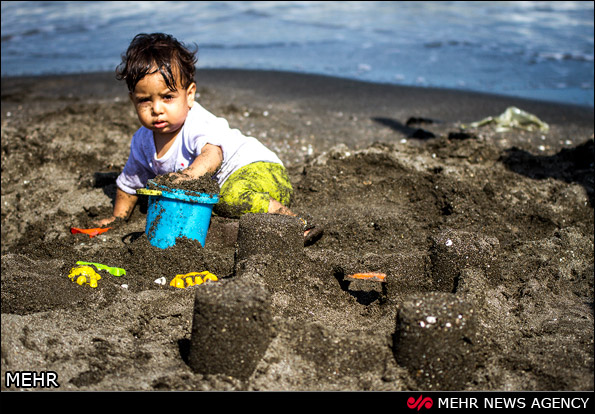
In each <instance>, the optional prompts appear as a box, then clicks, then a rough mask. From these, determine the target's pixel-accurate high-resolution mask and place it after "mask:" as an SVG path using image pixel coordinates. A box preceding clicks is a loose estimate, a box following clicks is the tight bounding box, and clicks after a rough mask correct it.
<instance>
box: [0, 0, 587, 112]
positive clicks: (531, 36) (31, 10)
mask: <svg viewBox="0 0 595 414" xmlns="http://www.w3.org/2000/svg"><path fill="white" fill-rule="evenodd" d="M1 16H2V29H1V30H2V49H1V50H2V76H14V75H24V74H29V75H37V74H60V73H73V72H95V71H113V70H114V68H115V67H116V66H117V65H118V63H119V62H120V56H121V54H122V53H123V52H124V51H125V49H126V47H127V46H128V44H129V42H130V40H131V39H132V38H133V36H134V35H135V34H137V33H140V32H145V33H150V32H166V33H170V34H172V35H174V36H175V37H177V38H178V39H179V40H180V41H182V42H184V43H187V44H192V43H195V44H196V45H198V47H199V63H198V67H199V69H200V68H239V69H266V70H281V71H294V72H303V73H313V74H322V75H330V76H338V77H344V78H351V79H358V80H363V81H369V82H380V83H390V84H399V85H409V86H422V87H424V86H428V87H440V88H451V89H463V90H471V91H479V92H487V93H496V94H503V95H511V96H518V97H525V98H533V99H542V100H548V101H556V102H562V103H570V104H578V105H587V106H593V76H594V72H593V48H594V45H593V2H591V1H587V2H580V1H555V2H543V1H536V2H527V1H518V2H517V1H512V2H493V1H489V2H481V1H478V2H476V1H470V2H465V1H460V2H452V1H435V2H431V1H428V2H390V1H388V2H385V1H382V2H374V1H341V2H339V1H337V2H335V1H219V2H218V1H200V2H184V1H167V2H159V1H147V2H102V1H66V2H51V1H39V2H37V1H23V2H12V1H10V2H2V14H1Z"/></svg>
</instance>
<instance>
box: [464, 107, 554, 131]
mask: <svg viewBox="0 0 595 414" xmlns="http://www.w3.org/2000/svg"><path fill="white" fill-rule="evenodd" d="M488 124H495V125H496V132H504V131H509V130H511V129H513V128H519V129H524V130H527V131H536V130H540V131H542V132H548V131H549V130H550V127H549V125H548V124H546V123H545V122H543V121H542V120H541V119H539V118H537V117H536V116H535V115H533V114H530V113H528V112H525V111H523V110H522V109H519V108H516V107H514V106H510V107H508V108H506V110H505V111H504V112H503V113H502V114H501V115H499V116H496V117H493V116H489V117H487V118H484V119H482V120H481V121H477V122H473V123H471V124H469V125H462V127H463V128H478V127H481V126H484V125H488Z"/></svg>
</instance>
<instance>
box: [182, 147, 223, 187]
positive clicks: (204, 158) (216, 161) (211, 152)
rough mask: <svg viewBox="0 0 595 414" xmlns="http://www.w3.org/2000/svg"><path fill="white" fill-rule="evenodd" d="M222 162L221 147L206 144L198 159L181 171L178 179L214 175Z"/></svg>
mask: <svg viewBox="0 0 595 414" xmlns="http://www.w3.org/2000/svg"><path fill="white" fill-rule="evenodd" d="M222 162H223V151H222V150H221V147H219V146H217V145H212V144H206V145H205V146H204V147H202V149H201V151H200V154H199V155H198V157H196V158H195V159H194V161H192V164H190V165H189V166H188V168H186V169H185V170H182V171H181V174H180V176H179V179H186V180H188V179H196V178H199V177H202V176H203V175H205V174H207V173H209V174H213V173H215V172H216V171H217V170H218V169H219V167H221V163H222Z"/></svg>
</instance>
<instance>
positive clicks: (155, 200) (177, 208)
mask: <svg viewBox="0 0 595 414" xmlns="http://www.w3.org/2000/svg"><path fill="white" fill-rule="evenodd" d="M218 201H219V196H218V195H217V194H206V193H193V195H188V194H186V193H185V192H184V190H179V189H173V188H168V187H163V189H162V190H161V195H160V196H153V195H152V196H149V206H148V210H147V224H146V227H145V233H146V234H147V238H148V239H149V242H150V243H151V244H152V245H153V246H155V247H159V248H160V249H166V248H168V247H170V246H174V245H175V244H176V239H177V238H178V237H186V238H188V239H192V240H197V241H199V242H200V244H201V246H203V247H204V245H205V241H206V239H207V232H208V230H209V224H210V222H211V213H212V211H213V206H214V205H215V204H217V202H218Z"/></svg>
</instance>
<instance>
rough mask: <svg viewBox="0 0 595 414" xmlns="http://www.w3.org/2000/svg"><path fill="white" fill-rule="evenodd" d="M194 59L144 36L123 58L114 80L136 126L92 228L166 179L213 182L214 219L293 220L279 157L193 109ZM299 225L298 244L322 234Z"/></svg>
mask: <svg viewBox="0 0 595 414" xmlns="http://www.w3.org/2000/svg"><path fill="white" fill-rule="evenodd" d="M195 55H196V50H194V51H191V50H189V49H188V48H187V47H186V46H185V45H183V44H182V43H180V42H179V41H177V40H176V39H175V38H173V37H172V36H171V35H167V34H163V33H153V34H144V33H142V34H138V35H137V36H135V37H134V39H133V40H132V42H131V44H130V46H129V47H128V50H127V51H126V53H125V54H124V55H123V56H122V62H121V64H120V65H119V66H118V68H117V70H116V74H117V78H118V79H119V80H125V81H126V84H127V86H128V91H129V96H130V100H131V101H132V104H133V105H134V108H135V109H136V113H137V115H138V119H139V121H140V123H141V125H142V126H141V128H139V129H138V131H137V132H136V133H135V134H134V136H133V137H132V142H131V145H130V156H129V158H128V161H127V162H126V165H125V166H124V170H123V171H122V173H121V174H120V175H119V176H118V178H117V180H116V184H117V187H118V188H117V190H116V191H117V192H116V199H115V203H114V209H113V214H112V216H111V217H108V218H105V219H103V220H100V221H98V222H97V224H98V225H101V226H105V225H108V224H110V223H111V222H113V221H114V220H116V219H117V218H122V219H127V218H128V217H129V216H130V214H131V212H132V210H133V209H134V206H135V205H136V202H137V199H138V196H137V195H136V190H137V189H139V188H144V187H145V186H146V184H147V181H148V180H149V179H151V178H154V177H156V176H158V175H162V174H168V173H171V174H172V175H173V176H174V180H188V179H196V178H199V177H202V176H203V175H205V174H208V175H212V176H213V178H214V179H216V180H217V182H218V183H219V186H220V188H221V191H220V194H219V202H218V203H217V204H216V205H215V207H214V212H215V213H216V214H218V215H221V216H224V217H229V218H238V217H240V216H241V215H242V214H245V213H275V214H286V215H291V216H296V214H294V213H293V212H292V211H291V210H290V209H289V208H288V206H289V203H290V199H291V195H292V192H293V189H292V186H291V184H290V182H289V177H288V174H287V171H286V170H285V167H284V166H283V163H282V162H281V160H280V159H279V157H278V156H277V155H276V154H275V153H274V152H272V151H271V150H269V149H268V148H266V147H265V146H264V145H263V144H262V143H261V142H259V141H258V140H257V139H256V138H253V137H247V136H244V135H243V134H242V133H241V132H240V131H239V130H237V129H231V128H230V127H229V124H228V122H227V121H226V120H225V119H223V118H219V117H216V116H215V115H213V114H211V113H210V112H208V111H207V110H206V109H204V108H203V107H202V106H201V105H199V104H198V102H195V99H194V97H195V93H196V83H195V81H194V75H195V64H196V61H197V59H196V56H195ZM174 182H175V181H174ZM301 220H302V222H303V223H304V237H305V239H304V244H306V245H308V244H311V243H313V242H315V241H316V240H318V239H319V238H320V236H321V235H322V229H321V228H320V227H319V226H318V227H317V226H314V225H313V224H312V223H311V220H310V223H308V222H307V221H306V220H304V219H303V218H301Z"/></svg>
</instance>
